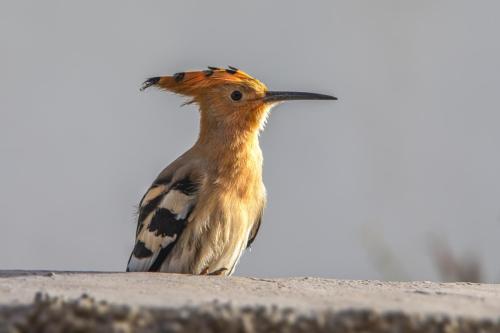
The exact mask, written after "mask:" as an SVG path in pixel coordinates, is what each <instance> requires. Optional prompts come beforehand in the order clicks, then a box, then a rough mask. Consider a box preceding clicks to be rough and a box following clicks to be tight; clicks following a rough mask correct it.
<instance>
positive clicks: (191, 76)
mask: <svg viewBox="0 0 500 333" xmlns="http://www.w3.org/2000/svg"><path fill="white" fill-rule="evenodd" d="M149 85H157V86H159V87H160V88H163V89H166V90H170V91H173V92H176V93H179V94H183V95H186V96H189V97H192V98H193V100H192V102H195V103H197V104H198V105H199V106H200V115H201V120H200V135H199V138H198V140H197V141H196V143H195V144H194V146H193V147H192V148H191V149H189V150H188V151H187V152H186V153H184V154H183V155H181V156H180V157H179V158H178V159H177V160H175V161H174V162H173V163H172V164H170V165H169V166H168V167H167V168H165V169H164V170H163V171H162V172H161V173H160V175H159V176H158V177H157V179H156V180H155V181H154V182H153V184H152V185H151V187H150V188H149V190H148V191H147V192H146V194H145V195H144V197H143V198H142V200H141V202H140V204H139V218H138V226H137V232H136V243H135V247H134V250H133V251H132V254H131V256H130V259H129V263H128V266H127V271H161V272H172V273H189V274H217V275H230V274H232V273H233V272H234V269H235V266H236V264H237V262H238V260H239V258H240V256H241V254H242V253H243V251H244V250H245V249H246V248H247V247H248V246H249V245H250V244H251V243H252V241H253V240H254V238H255V236H256V235H257V232H258V230H259V227H260V223H261V218H262V213H263V209H264V206H265V203H266V191H265V187H264V184H263V181H262V161H263V158H262V151H261V149H260V146H259V132H260V130H261V129H262V128H263V124H264V122H265V119H266V117H267V114H268V112H269V110H270V108H271V107H272V106H273V105H275V104H276V103H277V102H279V101H281V100H284V98H283V99H279V97H276V96H278V94H277V93H272V92H269V91H268V90H267V88H266V86H265V85H263V84H262V83H260V82H259V81H257V80H256V79H254V78H252V77H250V76H249V75H247V74H246V73H243V72H242V71H239V70H237V69H235V68H232V67H230V68H229V69H227V70H223V69H217V68H209V70H207V71H203V72H186V73H178V74H175V75H174V76H172V77H169V76H168V77H161V78H152V79H150V80H148V81H146V83H145V87H147V86H149ZM303 94H305V93H303ZM288 96H290V95H288ZM311 96H312V95H311V94H309V97H311ZM316 96H317V98H316V99H327V98H326V97H330V96H326V95H316ZM318 96H319V97H318ZM321 96H322V97H323V98H321ZM288 99H298V98H293V97H292V98H290V97H289V98H288ZM329 99H332V98H329Z"/></svg>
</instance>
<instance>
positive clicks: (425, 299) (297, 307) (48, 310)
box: [0, 271, 500, 332]
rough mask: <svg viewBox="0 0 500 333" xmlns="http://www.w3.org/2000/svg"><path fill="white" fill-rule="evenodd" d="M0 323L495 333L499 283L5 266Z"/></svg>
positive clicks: (69, 327)
mask: <svg viewBox="0 0 500 333" xmlns="http://www.w3.org/2000/svg"><path fill="white" fill-rule="evenodd" d="M37 292H41V293H39V294H38V296H37V297H36V298H35V296H34V295H35V294H37ZM47 294H48V295H47ZM82 294H84V296H82ZM0 322H1V323H2V324H0V331H5V330H11V331H17V332H30V331H35V330H36V331H39V332H57V331H61V332H63V331H64V332H71V331H75V332H76V331H102V332H108V331H116V332H127V331H143V332H156V331H167V332H193V331H196V332H259V331H275V332H280V331H283V332H500V286H499V285H484V284H483V285H479V284H467V283H430V282H409V283H395V282H379V281H347V280H332V279H319V278H286V279H262V278H244V277H231V278H224V277H206V276H185V275H175V274H157V273H72V272H25V271H4V272H0Z"/></svg>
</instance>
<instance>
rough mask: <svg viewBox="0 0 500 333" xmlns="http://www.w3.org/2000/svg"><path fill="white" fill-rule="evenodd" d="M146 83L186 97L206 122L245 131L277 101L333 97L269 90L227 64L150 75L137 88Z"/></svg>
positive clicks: (261, 120) (261, 119)
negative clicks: (161, 74)
mask: <svg viewBox="0 0 500 333" xmlns="http://www.w3.org/2000/svg"><path fill="white" fill-rule="evenodd" d="M150 86H156V87H158V88H160V89H164V90H167V91H171V92H174V93H176V94H180V95H184V96H186V97H188V98H190V99H189V100H188V102H187V103H186V104H190V103H197V104H198V105H199V106H200V111H201V114H202V117H203V118H206V121H208V122H212V121H215V122H216V123H217V124H219V125H220V124H225V125H228V126H231V127H233V128H238V127H239V128H242V129H248V130H253V129H258V128H261V127H262V124H263V123H264V121H265V119H266V116H267V114H268V111H269V110H270V109H271V107H273V106H274V105H276V104H278V103H280V102H284V101H289V100H336V99H337V98H335V97H333V96H329V95H323V94H316V93H306V92H291V91H270V90H268V89H267V87H266V85H265V84H263V83H262V82H260V81H259V80H257V79H255V78H253V77H251V76H250V75H248V74H247V73H245V72H243V71H241V70H239V69H237V68H234V67H231V66H229V68H227V69H222V68H217V67H208V69H207V70H204V71H189V72H180V73H176V74H174V75H172V76H161V77H152V78H150V79H148V80H146V81H145V82H144V83H143V85H142V88H141V90H144V89H146V88H148V87H150Z"/></svg>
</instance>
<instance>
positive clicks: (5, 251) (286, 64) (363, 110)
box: [0, 0, 500, 282]
mask: <svg viewBox="0 0 500 333" xmlns="http://www.w3.org/2000/svg"><path fill="white" fill-rule="evenodd" d="M499 11H500V2H498V1H494V0H491V1H487V0H485V1H475V2H473V1H459V0H447V1H444V0H443V1H436V0H421V1H400V0H380V1H376V2H375V1H360V0H349V1H347V0H344V1H332V0H328V1H307V2H306V1H290V0H286V1H285V0H281V1H272V2H271V1H246V2H240V1H229V0H228V1H185V0H183V1H168V2H167V1H125V0H113V1H97V0H93V1H78V2H77V1H63V0H59V1H56V0H47V1H23V0H2V2H1V3H0V45H1V52H0V60H1V61H0V156H1V157H0V171H1V172H0V224H1V232H0V269H51V270H56V269H57V270H105V271H115V270H116V271H123V270H124V269H125V265H126V262H127V260H128V256H129V253H130V251H131V249H132V246H133V240H134V232H135V215H134V214H135V207H136V205H137V203H138V202H139V200H140V198H141V196H142V195H143V193H144V192H145V191H146V189H147V188H148V186H149V185H150V183H151V182H152V181H153V180H154V178H155V177H156V176H157V174H158V173H159V172H160V171H161V170H162V169H163V168H164V167H165V166H166V165H167V164H169V163H170V162H171V161H172V160H174V159H175V158H176V157H177V156H178V155H180V154H181V153H182V152H183V151H185V150H186V149H187V148H189V147H190V146H191V144H192V143H194V141H195V139H196V136H197V130H198V113H197V111H196V108H195V107H194V106H187V107H183V108H180V107H179V106H180V104H181V103H182V102H183V100H182V99H181V98H179V97H177V96H174V95H171V94H167V93H164V92H160V91H155V90H148V91H145V92H142V93H141V92H139V87H140V84H141V83H142V81H144V79H145V78H147V77H150V76H157V75H162V74H163V75H165V74H172V73H174V72H178V71H184V70H188V69H203V68H204V67H205V66H207V65H211V66H226V65H233V66H236V67H239V68H241V69H243V70H245V71H247V72H249V73H250V74H252V75H254V76H255V77H257V78H258V79H260V80H262V81H263V82H265V83H266V84H267V85H268V86H269V87H270V88H271V89H276V90H305V91H314V92H320V93H331V94H334V95H335V96H337V97H339V101H338V102H335V103H319V102H318V103H315V102H294V103H288V104H284V105H280V106H279V107H277V108H275V109H274V110H273V112H272V115H271V117H270V119H269V122H268V125H267V128H266V130H265V132H264V133H263V134H262V135H261V145H262V149H263V151H264V159H265V162H264V178H265V183H266V186H267V190H268V195H269V197H268V199H269V204H268V207H267V209H266V211H265V215H264V220H263V225H262V228H261V230H260V233H259V235H258V237H257V240H256V242H255V243H254V245H253V248H252V250H251V251H247V252H246V253H245V254H244V256H243V258H242V260H241V261H240V265H239V267H238V269H237V272H236V274H237V275H250V276H268V277H276V276H321V277H334V278H349V279H390V280H417V279H418V280H475V281H479V280H480V281H486V282H494V281H500V265H499V264H498V258H497V255H498V252H499V250H500V244H499V235H500V176H499V171H500V108H499V106H500V101H499V98H498V96H499V91H500V75H499V73H500V60H499V59H500V43H499V42H498V32H499V31H500V20H498V13H499Z"/></svg>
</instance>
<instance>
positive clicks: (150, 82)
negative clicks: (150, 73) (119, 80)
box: [140, 76, 160, 91]
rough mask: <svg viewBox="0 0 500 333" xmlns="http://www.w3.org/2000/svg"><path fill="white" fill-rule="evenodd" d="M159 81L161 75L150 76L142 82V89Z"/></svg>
mask: <svg viewBox="0 0 500 333" xmlns="http://www.w3.org/2000/svg"><path fill="white" fill-rule="evenodd" d="M159 81H160V77H159V76H155V77H150V78H149V79H147V80H146V81H144V82H143V83H142V85H141V88H140V90H141V91H143V90H145V89H147V88H149V87H151V86H154V85H155V84H157V83H158V82H159Z"/></svg>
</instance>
